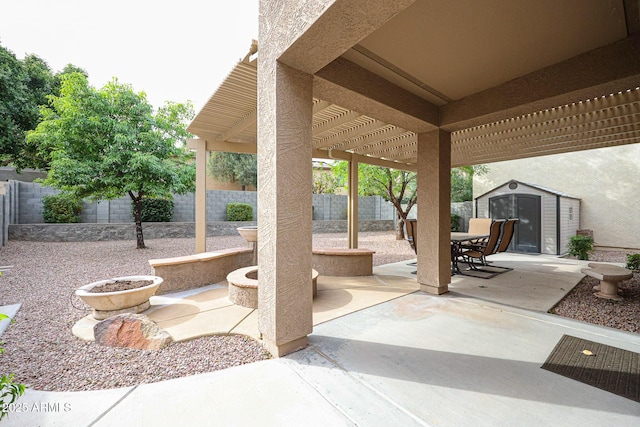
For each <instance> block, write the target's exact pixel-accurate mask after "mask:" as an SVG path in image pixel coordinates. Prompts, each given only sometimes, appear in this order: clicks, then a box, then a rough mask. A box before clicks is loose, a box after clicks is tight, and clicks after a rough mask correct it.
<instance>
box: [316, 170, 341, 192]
mask: <svg viewBox="0 0 640 427" xmlns="http://www.w3.org/2000/svg"><path fill="white" fill-rule="evenodd" d="M337 187H338V179H337V177H336V176H335V175H334V174H333V173H329V172H314V174H313V181H312V191H313V194H335V192H336V188H337Z"/></svg>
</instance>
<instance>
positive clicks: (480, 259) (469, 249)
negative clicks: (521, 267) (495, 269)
mask: <svg viewBox="0 0 640 427" xmlns="http://www.w3.org/2000/svg"><path fill="white" fill-rule="evenodd" d="M504 223H505V220H504V219H498V220H495V221H493V222H492V223H491V227H490V228H489V237H487V238H485V239H482V240H480V241H478V242H475V243H472V244H463V245H462V246H461V249H462V251H461V252H460V254H459V255H458V259H459V260H460V261H462V262H464V263H466V264H469V268H471V269H472V270H478V266H477V264H478V263H480V264H481V265H483V266H486V265H487V260H486V257H487V256H489V255H492V254H494V253H496V250H497V249H498V242H499V241H500V236H501V234H502V226H503V225H504ZM474 260H477V262H476V261H474Z"/></svg>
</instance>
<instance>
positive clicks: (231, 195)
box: [0, 180, 471, 244]
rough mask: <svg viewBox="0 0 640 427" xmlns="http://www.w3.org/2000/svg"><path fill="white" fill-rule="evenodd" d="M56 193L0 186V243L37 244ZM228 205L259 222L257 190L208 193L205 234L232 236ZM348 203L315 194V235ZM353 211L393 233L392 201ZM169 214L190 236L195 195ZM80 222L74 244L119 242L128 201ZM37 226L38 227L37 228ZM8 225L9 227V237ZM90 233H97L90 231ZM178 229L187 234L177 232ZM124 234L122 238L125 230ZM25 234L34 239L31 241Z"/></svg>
mask: <svg viewBox="0 0 640 427" xmlns="http://www.w3.org/2000/svg"><path fill="white" fill-rule="evenodd" d="M56 193H58V191H57V190H55V189H53V188H50V187H45V186H43V185H41V184H39V183H35V182H24V181H17V180H9V181H6V182H0V207H1V209H0V233H1V234H2V236H1V240H0V243H2V244H4V243H6V241H7V240H8V239H9V238H13V239H21V240H42V239H43V238H45V234H46V231H44V230H45V229H43V226H42V224H43V223H44V218H43V203H42V198H43V197H44V196H48V195H53V194H56ZM229 203H248V204H250V205H252V206H253V212H254V221H257V220H258V218H257V192H255V191H232V190H207V223H208V224H209V227H208V229H209V230H211V231H213V232H215V233H222V234H224V233H234V232H235V227H227V226H225V225H224V224H217V225H216V223H220V222H226V209H227V205H228V204H229ZM347 205H348V198H347V196H346V195H337V194H314V195H313V220H314V232H342V231H343V229H344V230H346V219H347ZM467 205H468V206H467ZM416 212H417V208H416V207H414V208H413V209H412V212H411V213H410V215H409V216H410V217H415V213H416ZM358 213H359V214H358V219H359V222H361V224H360V227H359V228H360V229H361V231H373V230H392V229H393V228H394V223H395V208H394V207H393V204H392V203H390V202H387V201H385V200H384V199H383V198H382V197H380V196H367V197H360V198H359V200H358ZM452 213H457V214H458V215H460V216H461V217H462V220H461V222H462V223H463V224H466V223H467V222H468V218H469V217H470V216H471V202H466V203H462V204H460V203H454V204H452ZM173 214H174V215H173V221H172V222H173V223H176V224H174V226H173V227H172V228H174V229H175V230H176V231H174V232H168V233H169V236H175V237H178V236H179V235H182V234H185V233H186V235H185V237H189V236H190V235H191V234H192V232H193V231H192V228H193V225H192V223H194V221H195V195H194V194H193V193H190V194H185V195H175V196H174V212H173ZM80 218H81V223H82V224H85V225H86V226H85V227H82V228H81V227H80V226H78V225H76V226H75V229H77V230H76V231H74V232H73V233H74V235H75V237H73V240H78V239H79V238H80V235H81V234H82V233H89V234H91V235H93V234H95V233H98V234H97V236H105V235H111V236H114V238H120V237H116V236H119V233H116V232H114V231H113V230H111V229H112V228H113V226H115V225H116V224H122V225H125V227H124V229H125V230H126V229H127V227H126V226H127V225H132V224H133V214H132V212H131V200H130V199H129V198H128V197H124V198H120V199H115V200H108V201H102V202H97V203H96V202H89V201H84V207H83V210H82V212H81V214H80ZM178 223H179V224H180V225H178ZM376 223H377V224H376ZM91 224H103V225H104V226H106V225H112V227H107V228H105V227H102V228H105V229H108V230H111V231H110V232H104V231H102V232H100V231H98V230H100V228H99V227H95V226H92V225H91ZM190 224H191V225H190ZM212 224H213V226H212ZM36 225H38V226H37V227H36ZM47 225H49V224H47ZM10 226H11V227H12V232H11V233H10V230H9V229H10ZM148 226H149V225H148ZM145 227H146V226H145ZM154 227H155V228H157V229H159V230H160V229H167V227H166V226H164V227H163V226H160V225H156V226H154ZM65 229H69V230H70V231H69V232H70V233H71V230H72V229H73V227H68V226H67V227H64V226H62V227H57V228H56V230H58V232H59V233H63V232H64V230H65ZM80 230H82V231H80ZM90 230H96V231H95V232H91V231H90ZM178 230H188V231H185V232H182V231H178ZM49 231H50V232H51V231H53V228H51V227H50V228H49ZM105 233H106V234H105ZM164 233H165V232H164V231H163V232H162V234H163V235H164ZM175 233H177V234H175ZM79 234H80V235H79ZM123 234H124V235H125V236H126V235H128V234H129V232H128V231H124V232H123ZM208 234H209V231H208ZM30 236H33V238H31V237H30ZM36 236H39V237H36ZM94 237H95V236H94ZM70 238H71V237H70ZM133 238H135V236H134V237H133ZM88 240H104V238H102V237H95V239H94V238H91V237H89V236H88Z"/></svg>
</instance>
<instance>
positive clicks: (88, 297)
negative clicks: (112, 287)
mask: <svg viewBox="0 0 640 427" xmlns="http://www.w3.org/2000/svg"><path fill="white" fill-rule="evenodd" d="M117 280H131V281H136V280H152V281H153V283H152V284H150V285H147V286H143V287H141V288H137V289H129V290H126V291H115V292H96V293H92V292H89V290H90V289H93V288H94V287H96V286H100V285H104V284H105V283H111V282H115V281H117ZM161 283H162V278H161V277H158V276H125V277H115V278H113V279H107V280H100V281H98V282H93V283H89V284H88V285H84V286H82V287H80V288H78V289H77V290H76V295H77V296H79V297H80V298H81V299H82V300H83V301H84V302H85V303H87V304H88V305H90V306H91V307H92V308H93V315H94V317H95V318H96V319H98V320H102V319H106V318H107V317H110V316H114V315H116V314H120V313H126V312H128V313H141V312H142V311H144V310H146V309H148V308H149V305H150V304H149V298H151V297H152V296H153V295H154V294H155V293H156V291H157V290H158V287H159V286H160V284H161Z"/></svg>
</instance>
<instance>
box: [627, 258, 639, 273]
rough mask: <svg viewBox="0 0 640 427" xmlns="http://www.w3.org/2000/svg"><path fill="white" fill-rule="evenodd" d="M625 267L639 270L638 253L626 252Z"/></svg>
mask: <svg viewBox="0 0 640 427" xmlns="http://www.w3.org/2000/svg"><path fill="white" fill-rule="evenodd" d="M627 268H628V269H629V270H631V271H636V272H638V271H640V254H627Z"/></svg>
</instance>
